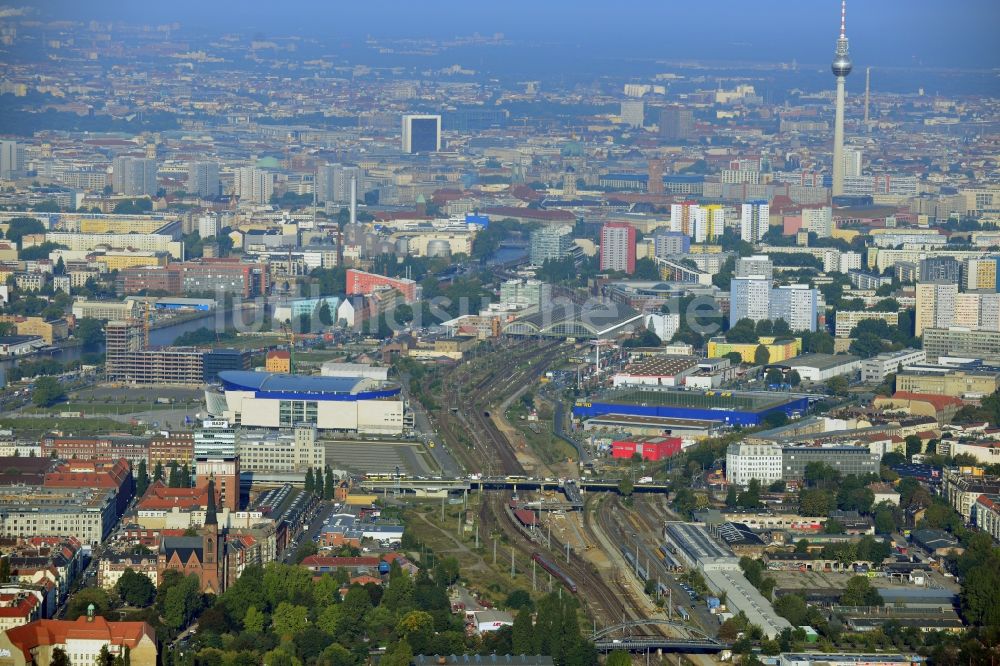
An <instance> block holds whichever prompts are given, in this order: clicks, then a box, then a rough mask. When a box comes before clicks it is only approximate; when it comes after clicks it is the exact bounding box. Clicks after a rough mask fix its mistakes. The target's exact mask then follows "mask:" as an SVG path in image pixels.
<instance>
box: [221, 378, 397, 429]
mask: <svg viewBox="0 0 1000 666" xmlns="http://www.w3.org/2000/svg"><path fill="white" fill-rule="evenodd" d="M219 380H220V381H221V382H222V386H221V387H213V388H210V389H208V390H207V391H206V392H205V403H206V405H207V409H208V412H209V413H210V414H212V415H213V416H217V417H220V418H225V419H227V420H229V421H230V422H232V423H238V424H240V425H242V426H244V427H247V426H250V427H258V428H289V427H292V426H295V425H298V424H302V423H306V424H310V425H314V426H316V428H317V429H319V430H339V431H348V432H359V433H377V434H385V435H398V434H401V433H402V432H403V427H404V412H405V407H404V403H403V399H402V397H401V396H400V386H399V384H397V383H394V382H382V381H378V380H374V379H370V378H366V377H303V376H299V375H286V374H278V373H274V372H246V371H235V370H234V371H225V372H220V373H219Z"/></svg>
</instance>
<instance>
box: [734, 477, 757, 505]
mask: <svg viewBox="0 0 1000 666" xmlns="http://www.w3.org/2000/svg"><path fill="white" fill-rule="evenodd" d="M737 504H739V506H741V507H743V508H744V509H756V508H757V507H759V506H760V479H750V483H749V485H747V489H746V492H742V493H740V496H739V498H738V499H737Z"/></svg>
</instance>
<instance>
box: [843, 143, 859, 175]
mask: <svg viewBox="0 0 1000 666" xmlns="http://www.w3.org/2000/svg"><path fill="white" fill-rule="evenodd" d="M862 157H863V154H862V152H861V149H860V148H845V149H844V177H845V178H855V177H857V176H860V175H861V163H862Z"/></svg>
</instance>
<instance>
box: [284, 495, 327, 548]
mask: <svg viewBox="0 0 1000 666" xmlns="http://www.w3.org/2000/svg"><path fill="white" fill-rule="evenodd" d="M334 511H335V509H334V508H333V502H331V501H329V500H321V501H320V502H319V504H317V506H316V509H315V511H314V512H313V517H312V519H310V521H309V523H308V524H307V525H306V526H305V527H303V528H302V531H301V532H299V535H298V536H296V537H295V538H294V539H293V540H292V541H291V542H290V543H289V544H288V548H286V549H285V550H284V552H282V554H281V557H280V561H281V562H283V563H285V564H291V563H292V562H293V561H294V559H295V549H296V548H298V547H299V546H300V545H301V544H304V543H306V542H307V541H310V540H312V539H315V538H317V537H318V536H319V533H320V531H321V530H322V528H323V525H324V524H326V521H327V519H329V517H330V516H331V515H332V514H333V513H334Z"/></svg>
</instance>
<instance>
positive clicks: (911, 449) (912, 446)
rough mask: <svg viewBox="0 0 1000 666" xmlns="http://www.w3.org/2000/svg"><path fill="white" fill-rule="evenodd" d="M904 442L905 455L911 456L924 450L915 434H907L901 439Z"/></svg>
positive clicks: (921, 442)
mask: <svg viewBox="0 0 1000 666" xmlns="http://www.w3.org/2000/svg"><path fill="white" fill-rule="evenodd" d="M903 441H904V443H905V444H906V457H907V458H912V457H913V456H914V455H915V454H917V453H921V452H923V450H924V443H923V441H921V439H920V438H919V437H917V436H916V435H907V436H906V439H905V440H903Z"/></svg>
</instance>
